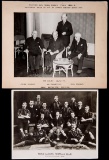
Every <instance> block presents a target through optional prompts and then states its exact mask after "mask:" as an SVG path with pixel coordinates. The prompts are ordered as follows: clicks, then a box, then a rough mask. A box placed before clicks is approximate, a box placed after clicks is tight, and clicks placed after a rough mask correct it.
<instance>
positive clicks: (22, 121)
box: [17, 102, 31, 138]
mask: <svg viewBox="0 0 109 160" xmlns="http://www.w3.org/2000/svg"><path fill="white" fill-rule="evenodd" d="M17 114H18V123H19V129H20V133H21V136H22V138H24V137H25V136H27V135H28V120H29V119H30V117H31V113H30V111H29V110H28V109H27V103H26V102H23V103H22V108H21V109H19V110H18V113H17Z"/></svg>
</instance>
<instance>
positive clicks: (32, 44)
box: [24, 30, 46, 74]
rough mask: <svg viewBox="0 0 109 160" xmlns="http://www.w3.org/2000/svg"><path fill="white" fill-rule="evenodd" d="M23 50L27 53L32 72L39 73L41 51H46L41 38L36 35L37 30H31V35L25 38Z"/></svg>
mask: <svg viewBox="0 0 109 160" xmlns="http://www.w3.org/2000/svg"><path fill="white" fill-rule="evenodd" d="M24 48H25V50H24V51H25V52H26V53H29V55H28V56H29V65H30V69H31V72H32V74H39V66H40V61H41V55H42V52H44V51H46V49H45V48H44V45H43V43H42V40H41V39H40V38H39V37H37V31H36V30H34V31H33V32H32V37H29V38H27V40H26V43H25V47H24Z"/></svg>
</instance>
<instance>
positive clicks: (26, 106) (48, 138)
mask: <svg viewBox="0 0 109 160" xmlns="http://www.w3.org/2000/svg"><path fill="white" fill-rule="evenodd" d="M11 98H12V99H11V102H12V158H14V159H18V158H19V159H25V158H26V159H30V158H33V159H54V158H55V159H63V158H68V159H72V158H98V90H12V92H11Z"/></svg>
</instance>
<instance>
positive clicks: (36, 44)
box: [24, 37, 44, 56]
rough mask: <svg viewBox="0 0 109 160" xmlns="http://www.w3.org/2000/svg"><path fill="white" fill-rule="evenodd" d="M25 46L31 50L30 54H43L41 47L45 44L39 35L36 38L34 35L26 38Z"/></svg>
mask: <svg viewBox="0 0 109 160" xmlns="http://www.w3.org/2000/svg"><path fill="white" fill-rule="evenodd" d="M24 48H25V49H26V48H27V49H28V50H29V55H32V56H37V55H41V54H42V53H41V49H43V48H44V45H43V43H42V40H41V39H40V38H39V37H37V38H36V39H35V40H34V39H33V37H29V38H27V39H26V43H25V47H24Z"/></svg>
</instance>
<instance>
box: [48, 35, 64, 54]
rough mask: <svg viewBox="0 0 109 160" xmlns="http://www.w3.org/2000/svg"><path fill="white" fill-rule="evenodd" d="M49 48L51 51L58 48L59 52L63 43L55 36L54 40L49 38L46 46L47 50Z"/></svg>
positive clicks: (62, 47)
mask: <svg viewBox="0 0 109 160" xmlns="http://www.w3.org/2000/svg"><path fill="white" fill-rule="evenodd" d="M49 49H50V50H51V51H52V52H55V51H56V50H59V52H61V51H62V50H63V49H64V45H63V42H62V40H61V39H60V38H57V40H56V41H55V40H54V39H51V40H50V43H49V46H48V50H49Z"/></svg>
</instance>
